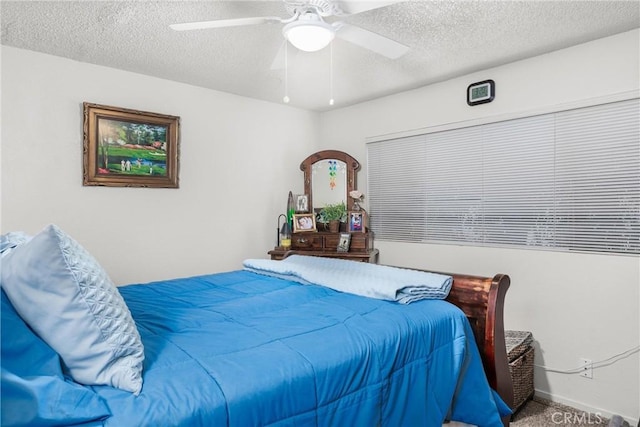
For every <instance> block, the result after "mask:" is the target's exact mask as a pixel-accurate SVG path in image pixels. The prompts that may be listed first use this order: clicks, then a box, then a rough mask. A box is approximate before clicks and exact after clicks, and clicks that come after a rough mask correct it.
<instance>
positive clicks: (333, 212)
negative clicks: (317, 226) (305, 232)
mask: <svg viewBox="0 0 640 427" xmlns="http://www.w3.org/2000/svg"><path fill="white" fill-rule="evenodd" d="M346 220H347V206H346V205H345V204H344V202H341V203H336V204H332V205H325V206H324V207H323V208H322V209H321V210H320V214H319V215H318V221H319V222H321V223H324V224H327V223H328V224H329V231H330V232H332V233H337V232H339V231H340V223H341V222H345V221H346Z"/></svg>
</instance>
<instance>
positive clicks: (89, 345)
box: [1, 225, 144, 395]
mask: <svg viewBox="0 0 640 427" xmlns="http://www.w3.org/2000/svg"><path fill="white" fill-rule="evenodd" d="M1 277H2V281H1V284H2V288H3V289H4V291H5V293H6V294H7V296H8V297H9V300H10V301H11V303H12V304H13V306H14V307H15V309H16V311H17V312H18V314H20V316H21V317H22V318H23V319H24V320H25V322H26V323H27V324H28V325H29V326H30V327H31V328H32V329H33V330H34V331H35V332H36V333H37V334H38V335H39V336H40V337H41V338H42V339H43V340H44V341H46V343H47V344H49V346H51V348H53V349H54V350H55V351H56V352H57V353H58V354H59V355H60V357H61V358H62V360H63V362H64V365H65V368H66V369H67V371H68V373H69V374H70V375H71V377H72V378H73V379H74V380H75V381H77V382H79V383H81V384H86V385H111V386H113V387H117V388H119V389H122V390H127V391H131V392H133V393H135V394H136V395H137V394H139V393H140V390H141V389H142V365H143V361H144V348H143V346H142V341H141V339H140V334H139V333H138V330H137V329H136V325H135V323H134V321H133V318H132V317H131V313H130V312H129V309H128V307H127V305H126V303H125V302H124V299H123V298H122V296H121V295H120V292H118V289H117V288H116V287H115V285H114V284H113V282H112V281H111V279H109V276H108V275H107V273H106V272H105V271H104V270H103V269H102V267H100V265H99V264H98V262H97V261H96V260H95V258H93V256H91V254H90V253H89V252H87V251H86V250H85V249H84V248H83V247H82V246H80V244H79V243H78V242H76V241H75V240H73V239H72V238H71V237H69V236H68V235H66V234H65V233H64V232H63V231H62V230H60V229H59V228H58V227H56V226H55V225H49V226H47V227H46V228H45V229H44V230H42V231H41V232H40V233H39V234H37V235H36V236H34V237H33V238H32V239H31V240H29V241H28V242H26V243H23V244H21V245H19V246H17V247H16V248H14V249H13V250H12V251H11V252H10V253H8V254H7V255H6V256H5V257H3V258H2V276H1Z"/></svg>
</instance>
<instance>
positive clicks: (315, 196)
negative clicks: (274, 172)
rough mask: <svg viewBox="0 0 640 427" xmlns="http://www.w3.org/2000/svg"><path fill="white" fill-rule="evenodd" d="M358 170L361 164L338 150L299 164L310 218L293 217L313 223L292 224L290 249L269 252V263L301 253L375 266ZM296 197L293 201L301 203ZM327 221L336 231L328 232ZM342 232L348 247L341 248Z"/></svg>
mask: <svg viewBox="0 0 640 427" xmlns="http://www.w3.org/2000/svg"><path fill="white" fill-rule="evenodd" d="M359 169H360V163H358V161H357V160H356V159H354V158H353V157H351V156H350V155H349V154H347V153H344V152H342V151H338V150H324V151H319V152H317V153H313V154H312V155H310V156H309V157H307V158H306V159H304V160H303V161H302V163H301V164H300V170H302V171H303V172H304V195H303V196H304V200H305V201H306V208H307V209H308V210H307V212H309V214H308V215H296V217H299V218H305V219H306V218H307V217H308V216H310V217H311V218H312V219H313V220H316V222H315V223H314V224H313V226H312V227H311V228H305V227H301V226H299V225H298V224H292V229H293V231H294V233H293V235H292V237H291V247H290V248H285V247H283V246H284V245H280V246H277V247H275V248H274V249H273V250H271V251H269V252H268V253H269V255H270V256H271V259H274V260H281V259H283V258H286V257H287V256H288V255H290V254H293V253H300V254H303V255H310V256H320V257H328V258H342V259H349V260H354V261H362V262H369V263H377V262H378V253H379V252H378V250H377V249H375V248H374V247H373V232H372V231H371V230H369V229H368V228H367V222H366V218H367V217H366V212H365V210H364V209H363V208H362V206H361V205H360V203H362V199H363V198H364V195H363V194H362V192H360V191H358V190H356V173H357V171H358V170H359ZM289 196H290V197H289V200H290V202H289V204H288V206H291V205H293V195H292V193H291V192H290V193H289ZM299 197H300V196H298V198H297V199H298V200H296V201H300V199H299ZM296 205H298V203H296ZM287 211H289V207H288V208H287ZM347 213H348V215H347ZM330 220H338V227H337V228H334V229H329V222H330ZM316 227H317V228H316ZM309 230H313V231H309ZM345 232H346V233H350V234H351V239H350V243H349V244H348V245H344V244H343V245H341V244H340V242H341V233H342V234H344V233H345ZM343 240H344V239H343Z"/></svg>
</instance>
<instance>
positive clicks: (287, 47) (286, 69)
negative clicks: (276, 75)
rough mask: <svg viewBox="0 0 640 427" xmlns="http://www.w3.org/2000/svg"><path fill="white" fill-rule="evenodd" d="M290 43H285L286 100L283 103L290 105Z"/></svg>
mask: <svg viewBox="0 0 640 427" xmlns="http://www.w3.org/2000/svg"><path fill="white" fill-rule="evenodd" d="M288 51H289V42H288V41H286V40H285V41H284V98H282V102H284V103H285V104H288V103H289V55H288Z"/></svg>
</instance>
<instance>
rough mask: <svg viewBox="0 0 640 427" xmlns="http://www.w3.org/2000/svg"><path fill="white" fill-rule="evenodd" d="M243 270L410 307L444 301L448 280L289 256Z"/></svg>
mask: <svg viewBox="0 0 640 427" xmlns="http://www.w3.org/2000/svg"><path fill="white" fill-rule="evenodd" d="M243 265H244V269H245V270H248V271H252V272H254V273H258V274H263V275H267V276H272V277H279V278H281V279H286V280H293V281H295V282H299V283H302V284H315V285H321V286H326V287H328V288H331V289H334V290H336V291H340V292H348V293H352V294H356V295H362V296H365V297H371V298H378V299H383V300H388V301H396V302H399V303H402V304H409V303H411V302H413V301H418V300H421V299H445V298H446V297H447V295H449V291H450V290H451V282H452V280H453V279H452V278H451V276H445V275H442V274H436V273H428V272H422V271H416V270H408V269H404V268H398V267H389V266H384V265H377V264H368V263H363V262H354V261H347V260H342V259H336V258H322V257H312V256H301V255H292V256H290V257H287V258H285V259H284V260H282V261H272V260H266V259H247V260H245V261H244V262H243Z"/></svg>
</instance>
